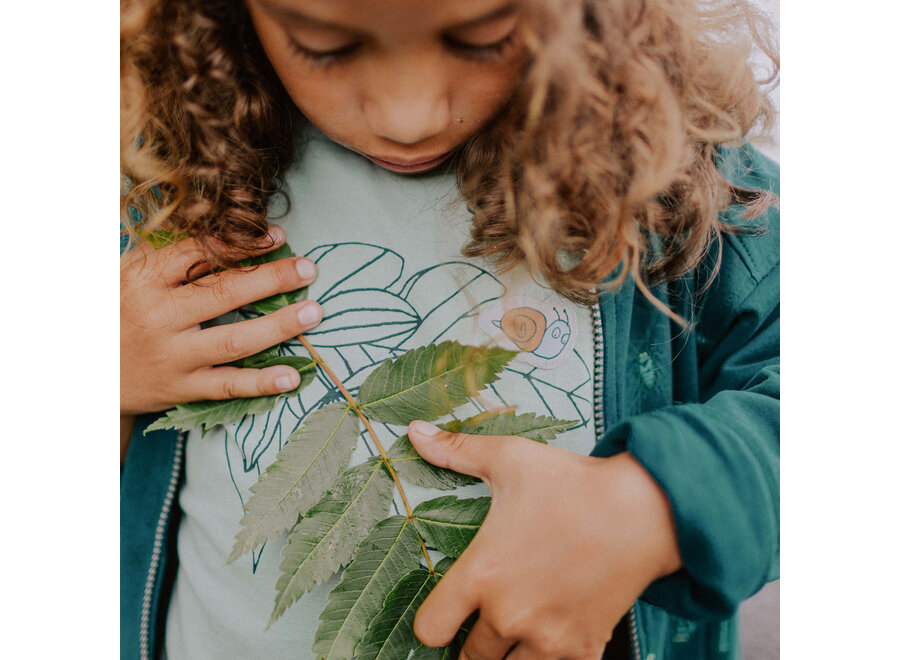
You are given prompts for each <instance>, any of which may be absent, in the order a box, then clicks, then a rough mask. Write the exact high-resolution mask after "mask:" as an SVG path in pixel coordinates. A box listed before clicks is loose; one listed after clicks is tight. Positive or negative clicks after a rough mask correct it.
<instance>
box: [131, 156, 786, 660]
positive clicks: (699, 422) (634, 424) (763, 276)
mask: <svg viewBox="0 0 900 660" xmlns="http://www.w3.org/2000/svg"><path fill="white" fill-rule="evenodd" d="M720 167H721V169H722V171H723V173H724V174H725V176H726V178H728V180H729V181H730V182H732V183H733V184H735V185H739V186H742V187H745V188H751V189H762V190H769V191H772V192H774V193H775V194H776V195H777V194H778V193H779V173H778V167H777V165H775V164H774V163H772V162H771V161H770V160H768V159H766V158H765V157H764V156H762V155H761V154H760V153H759V152H757V151H756V150H755V149H753V148H752V147H750V146H744V147H742V148H740V149H729V150H722V151H721V162H720ZM740 214H741V209H740V208H739V207H732V208H731V209H729V210H728V211H727V212H726V214H725V216H726V218H725V219H726V221H727V222H729V223H732V224H736V225H746V224H747V221H744V220H742V219H741V218H740ZM778 218H779V215H778V209H777V207H775V206H773V207H771V208H770V209H769V210H768V211H767V212H766V213H765V215H763V216H762V218H759V219H757V220H755V221H753V223H752V226H753V227H754V228H755V229H756V230H755V231H752V232H745V233H739V234H727V235H726V236H725V237H724V238H723V240H722V242H721V244H720V245H718V246H715V247H714V248H713V249H712V250H711V251H710V253H709V255H707V258H706V259H705V261H704V263H703V264H702V265H701V267H700V268H698V269H697V270H696V271H694V272H693V273H692V274H690V275H689V276H687V277H684V278H682V279H680V280H678V281H677V282H675V283H673V284H670V285H668V286H666V287H662V288H660V289H658V290H657V291H656V293H657V295H658V296H659V297H660V298H661V299H663V300H664V301H665V302H666V303H667V304H669V305H670V307H671V308H672V309H674V310H675V311H676V312H677V313H678V314H679V315H680V316H681V317H682V318H685V319H689V320H691V321H692V325H691V328H690V329H689V330H687V331H686V330H683V329H682V328H681V327H680V326H678V325H677V324H675V323H674V322H672V321H670V320H669V319H668V318H667V317H665V316H664V315H663V314H661V313H660V312H659V311H657V310H656V309H654V308H653V307H652V306H651V305H650V304H649V303H648V302H647V301H646V300H645V299H644V297H643V296H642V294H641V293H640V292H638V291H636V289H635V286H634V283H633V282H627V283H626V284H625V286H623V287H622V288H621V289H620V290H618V291H617V292H615V293H614V294H610V295H606V296H603V297H602V298H601V301H600V305H599V309H600V315H601V319H602V324H603V343H602V345H599V346H598V347H597V350H598V351H602V356H601V359H600V360H598V361H597V365H598V369H599V371H598V373H597V374H595V375H596V377H597V379H598V380H599V382H600V383H601V384H602V387H601V391H600V392H599V393H598V400H597V402H596V408H597V410H596V418H595V424H596V426H597V428H598V429H603V430H605V433H603V435H602V436H601V437H600V439H599V441H598V443H597V446H596V447H595V449H594V451H593V454H594V455H596V456H610V455H613V454H615V453H618V452H621V451H626V450H627V451H629V452H631V454H632V455H634V456H635V458H636V459H637V460H638V461H640V462H641V464H642V465H643V466H644V467H645V468H646V469H647V470H648V471H649V473H650V474H651V475H652V476H653V477H654V479H656V481H657V483H659V485H660V486H661V488H662V489H663V490H664V491H665V492H666V494H667V495H668V496H669V499H670V501H671V503H672V508H673V512H674V516H675V523H676V529H677V534H678V543H679V548H680V550H681V555H682V558H683V560H684V569H682V570H681V571H679V572H678V573H675V574H673V575H670V576H668V577H666V578H663V579H661V580H658V581H657V582H655V583H653V584H652V585H650V587H649V588H648V589H647V590H646V592H645V593H644V594H643V595H642V596H641V598H640V599H639V600H638V602H637V603H635V606H634V607H633V608H632V610H631V611H630V612H629V615H628V623H629V630H630V637H631V640H630V646H631V654H632V658H634V659H635V660H713V659H715V660H720V659H721V660H726V659H729V660H730V659H732V658H738V657H740V639H739V636H738V629H737V622H736V612H737V608H738V606H739V604H740V603H741V602H742V601H743V600H745V599H747V598H749V597H750V596H752V595H753V594H754V593H756V592H757V591H758V590H759V589H760V588H762V587H763V586H764V585H765V584H766V583H767V582H769V581H771V580H774V579H777V577H778V570H779V569H778V566H779V298H780V290H779V222H778ZM720 256H721V268H720V271H719V273H718V275H717V276H716V277H715V278H714V279H713V280H712V281H711V282H710V281H709V275H710V273H711V271H712V265H713V264H714V263H716V260H717V259H718V258H719V257H720ZM150 421H152V418H151V417H144V418H141V420H140V421H139V423H138V425H137V428H136V430H135V433H134V436H133V438H132V440H131V445H130V447H129V450H128V457H127V459H126V461H125V464H124V466H123V469H122V476H121V502H120V539H121V541H120V543H121V548H120V557H121V559H120V561H121V566H120V569H121V591H120V598H121V606H120V616H121V620H120V633H121V657H122V658H129V659H130V658H155V657H158V655H159V652H160V650H161V648H162V640H163V639H164V626H165V612H166V605H167V602H168V597H169V593H170V588H171V584H172V579H173V576H174V572H175V569H176V567H177V557H176V553H175V545H174V544H175V537H176V532H177V525H178V506H177V494H178V488H179V485H180V481H181V479H182V473H183V470H182V466H183V455H184V454H183V451H184V438H183V436H180V435H179V434H177V433H175V432H172V431H156V432H153V433H150V434H147V435H146V436H145V435H143V430H144V428H146V426H147V425H148V424H149V422H150Z"/></svg>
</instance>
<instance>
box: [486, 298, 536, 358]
mask: <svg viewBox="0 0 900 660" xmlns="http://www.w3.org/2000/svg"><path fill="white" fill-rule="evenodd" d="M494 325H495V326H497V327H498V328H500V329H501V330H503V334H505V335H506V336H507V337H509V338H510V339H511V340H512V342H513V343H514V344H515V345H516V346H518V347H519V348H520V349H522V350H523V351H528V352H531V351H533V350H534V349H536V348H537V347H538V346H540V345H541V340H542V339H543V338H544V331H545V330H546V329H547V319H546V317H545V316H544V315H543V314H542V313H541V312H539V311H538V310H536V309H532V308H531V307H515V308H513V309H510V310H508V311H507V312H506V313H505V314H504V315H503V318H502V319H501V320H500V321H494Z"/></svg>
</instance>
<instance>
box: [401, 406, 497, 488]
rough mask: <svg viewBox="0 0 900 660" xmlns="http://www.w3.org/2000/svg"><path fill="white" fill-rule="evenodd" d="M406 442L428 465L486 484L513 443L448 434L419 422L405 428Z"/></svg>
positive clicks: (492, 437) (495, 438) (486, 436)
mask: <svg viewBox="0 0 900 660" xmlns="http://www.w3.org/2000/svg"><path fill="white" fill-rule="evenodd" d="M409 439H410V441H411V442H412V444H413V446H414V447H415V448H416V451H418V452H419V455H420V456H421V457H422V458H424V459H425V460H426V461H428V462H429V463H431V464H432V465H436V466H438V467H442V468H449V469H451V470H454V471H456V472H462V473H463V474H469V475H472V476H473V477H480V478H481V479H483V480H485V481H487V482H488V484H489V485H490V480H491V474H492V472H494V471H495V470H496V468H497V466H498V465H502V460H501V459H502V455H503V453H504V452H505V451H506V450H507V448H508V446H509V443H510V442H514V441H515V438H512V437H510V436H499V435H469V434H468V433H450V432H449V431H444V430H443V429H440V428H438V427H437V426H435V425H434V424H430V423H428V422H423V421H419V420H417V421H414V422H412V423H411V424H410V425H409Z"/></svg>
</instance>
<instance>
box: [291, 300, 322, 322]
mask: <svg viewBox="0 0 900 660" xmlns="http://www.w3.org/2000/svg"><path fill="white" fill-rule="evenodd" d="M297 318H298V319H300V323H302V324H303V325H312V324H313V323H318V322H319V321H320V320H321V318H322V308H321V307H319V305H317V304H316V303H307V304H306V305H303V307H301V308H300V309H299V310H298V311H297Z"/></svg>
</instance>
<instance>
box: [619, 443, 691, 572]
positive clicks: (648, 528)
mask: <svg viewBox="0 0 900 660" xmlns="http://www.w3.org/2000/svg"><path fill="white" fill-rule="evenodd" d="M605 460H606V461H607V462H608V464H609V467H613V468H615V470H616V473H617V485H618V488H619V489H620V493H621V494H622V495H623V496H624V497H627V498H628V499H629V501H630V502H631V503H633V504H634V505H636V509H637V510H638V511H639V512H640V515H639V516H638V519H637V521H636V522H637V524H640V525H641V526H642V527H643V529H642V536H643V538H644V539H645V540H646V542H647V545H646V548H647V550H648V553H649V557H648V559H649V562H650V564H649V567H650V568H651V570H652V579H654V580H655V579H658V578H661V577H664V576H666V575H669V574H671V573H674V572H675V571H677V570H679V569H680V568H682V566H683V565H684V563H683V561H682V559H681V553H680V551H679V548H678V537H677V533H676V529H675V516H674V514H673V512H672V505H671V503H670V502H669V498H668V496H667V495H666V493H665V492H664V491H663V490H662V488H660V486H659V484H657V483H656V480H655V479H654V478H653V477H652V476H651V475H650V473H649V472H647V470H646V469H645V468H644V466H643V465H641V464H640V463H639V462H638V460H637V459H636V458H635V457H634V456H632V455H631V454H629V453H628V452H622V453H621V454H617V455H615V456H612V457H610V458H608V459H605Z"/></svg>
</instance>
